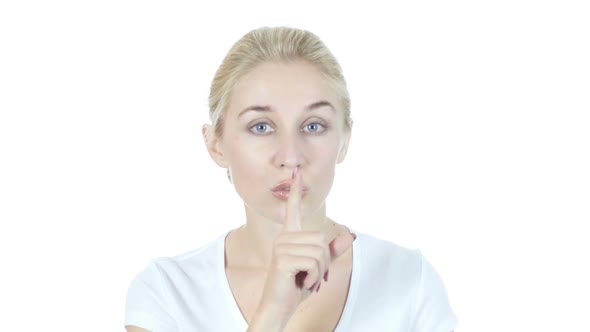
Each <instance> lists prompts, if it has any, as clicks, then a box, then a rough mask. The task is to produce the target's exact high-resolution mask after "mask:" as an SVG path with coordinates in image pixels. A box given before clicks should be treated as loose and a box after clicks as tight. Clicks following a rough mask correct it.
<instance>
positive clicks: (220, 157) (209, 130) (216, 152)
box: [201, 124, 229, 168]
mask: <svg viewBox="0 0 590 332" xmlns="http://www.w3.org/2000/svg"><path fill="white" fill-rule="evenodd" d="M201 134H202V135H203V140H204V141H205V146H206V147H207V151H208V152H209V156H211V159H213V161H214V162H215V163H216V164H217V165H219V167H221V168H228V167H229V163H228V162H227V159H226V157H225V154H224V152H223V146H222V144H221V140H220V139H219V138H218V137H217V135H215V131H214V128H213V127H211V126H210V125H208V124H204V125H203V127H202V129H201Z"/></svg>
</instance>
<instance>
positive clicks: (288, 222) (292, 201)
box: [283, 166, 301, 232]
mask: <svg viewBox="0 0 590 332" xmlns="http://www.w3.org/2000/svg"><path fill="white" fill-rule="evenodd" d="M291 178H292V180H291V188H290V189H289V198H288V199H287V211H286V214H285V223H284V227H283V231H291V232H293V231H301V214H300V206H301V174H299V166H296V167H295V169H293V175H292V177H291Z"/></svg>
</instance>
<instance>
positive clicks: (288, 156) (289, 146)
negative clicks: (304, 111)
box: [273, 135, 303, 169]
mask: <svg viewBox="0 0 590 332" xmlns="http://www.w3.org/2000/svg"><path fill="white" fill-rule="evenodd" d="M277 143H278V144H277V145H276V147H275V149H276V150H275V151H276V153H275V155H274V161H273V163H274V164H275V166H276V167H278V168H287V169H294V168H295V167H296V166H301V163H302V161H303V154H302V146H301V145H302V142H301V141H300V138H298V137H297V135H282V137H280V138H279V139H278V140H277Z"/></svg>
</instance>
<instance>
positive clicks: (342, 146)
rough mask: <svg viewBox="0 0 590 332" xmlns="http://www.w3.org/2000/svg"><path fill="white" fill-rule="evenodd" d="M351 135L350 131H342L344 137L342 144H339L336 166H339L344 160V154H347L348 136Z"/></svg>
mask: <svg viewBox="0 0 590 332" xmlns="http://www.w3.org/2000/svg"><path fill="white" fill-rule="evenodd" d="M351 134H352V129H350V130H345V131H344V137H343V139H342V143H341V144H340V151H339V152H338V160H337V161H336V163H337V164H340V163H341V162H343V161H344V158H346V154H347V153H348V145H349V144H350V136H351Z"/></svg>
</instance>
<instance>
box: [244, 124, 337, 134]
mask: <svg viewBox="0 0 590 332" xmlns="http://www.w3.org/2000/svg"><path fill="white" fill-rule="evenodd" d="M263 124H264V125H269V124H268V123H267V122H258V123H256V124H254V125H253V126H251V127H250V128H249V129H250V132H252V133H253V134H254V135H257V136H267V135H269V134H270V133H263V134H257V133H256V132H255V131H254V130H253V128H255V127H256V126H259V125H263ZM309 125H320V126H322V127H324V129H323V130H322V131H320V132H317V133H310V135H313V136H319V135H322V134H323V133H324V132H325V131H326V130H328V128H329V126H328V124H326V123H323V122H321V121H315V122H310V123H308V124H307V125H305V127H307V126H309Z"/></svg>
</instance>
